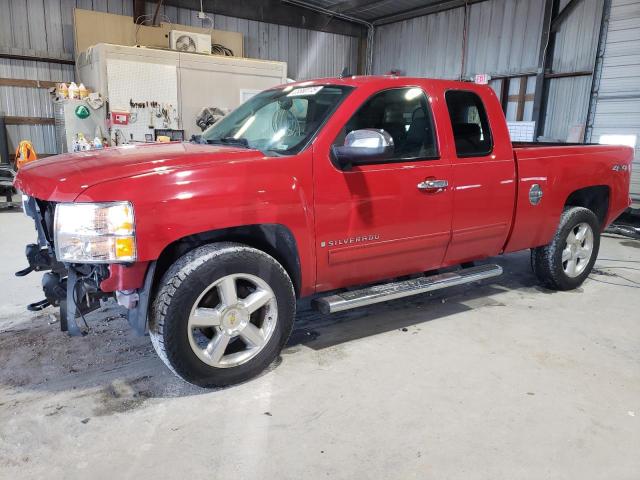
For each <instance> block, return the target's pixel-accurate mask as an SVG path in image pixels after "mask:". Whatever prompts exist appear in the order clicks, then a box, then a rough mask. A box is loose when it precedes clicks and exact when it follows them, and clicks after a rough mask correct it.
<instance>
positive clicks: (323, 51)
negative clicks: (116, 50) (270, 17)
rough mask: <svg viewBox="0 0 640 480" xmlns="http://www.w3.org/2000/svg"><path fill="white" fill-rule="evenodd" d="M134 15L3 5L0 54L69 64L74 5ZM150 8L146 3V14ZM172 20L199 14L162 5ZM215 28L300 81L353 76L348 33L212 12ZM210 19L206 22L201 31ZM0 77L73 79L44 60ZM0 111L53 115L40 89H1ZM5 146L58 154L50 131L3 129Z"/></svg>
mask: <svg viewBox="0 0 640 480" xmlns="http://www.w3.org/2000/svg"><path fill="white" fill-rule="evenodd" d="M74 7H78V8H84V9H89V10H91V9H93V10H98V11H103V12H110V13H117V14H121V15H132V14H133V11H132V2H131V0H0V51H1V52H5V53H13V54H17V55H31V56H41V57H55V58H63V59H73V58H74V54H75V52H74V51H73V44H74V40H73V8H74ZM154 8H155V4H151V3H149V4H147V10H148V12H149V13H151V12H153V9H154ZM161 13H162V14H163V15H165V16H166V17H167V18H168V19H169V20H170V21H171V22H174V23H181V24H185V25H197V26H201V25H202V22H203V21H202V20H200V19H198V18H197V11H196V10H188V9H183V8H175V7H163V8H162V12H161ZM212 17H213V19H214V28H216V29H221V30H231V31H237V32H242V33H243V35H244V43H245V52H244V53H245V56H248V57H253V58H261V59H266V60H281V61H285V62H287V63H288V71H289V76H290V77H292V78H296V79H304V78H310V77H318V76H333V75H336V74H338V73H340V72H341V71H342V69H343V68H345V67H349V68H350V69H351V71H354V72H355V71H356V68H357V57H358V39H357V38H355V37H349V36H345V35H337V34H331V33H323V32H316V31H310V30H304V29H300V28H293V27H286V26H280V25H273V24H268V23H263V22H254V21H249V20H243V19H238V18H232V17H225V16H222V15H212ZM208 25H209V22H207V21H205V26H208ZM0 77H4V78H21V79H31V80H51V81H56V82H59V81H66V82H69V81H71V80H74V79H75V78H74V67H73V66H71V65H57V64H50V63H45V62H32V61H23V60H7V59H0ZM0 111H2V112H3V113H4V115H10V116H30V117H52V116H53V112H52V108H51V104H50V102H49V99H48V94H47V92H46V90H44V89H35V88H23V87H5V86H0ZM7 130H8V137H9V143H10V144H9V148H10V150H11V149H15V147H16V145H17V142H19V141H20V140H22V139H30V140H31V141H33V143H34V146H35V148H36V150H37V151H38V152H40V153H56V152H55V141H54V132H53V126H42V125H36V126H16V125H10V126H8V127H7Z"/></svg>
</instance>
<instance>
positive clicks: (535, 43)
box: [464, 0, 544, 77]
mask: <svg viewBox="0 0 640 480" xmlns="http://www.w3.org/2000/svg"><path fill="white" fill-rule="evenodd" d="M543 12H544V0H492V1H488V2H481V3H476V4H473V5H471V7H470V8H469V21H468V22H469V23H468V32H469V33H468V40H467V52H466V60H465V65H466V68H465V71H464V76H465V77H472V76H473V75H475V74H476V73H489V74H491V75H513V74H520V73H535V71H536V69H537V66H538V50H539V49H540V46H539V45H540V34H541V31H542V16H543Z"/></svg>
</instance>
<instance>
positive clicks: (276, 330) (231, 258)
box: [149, 243, 295, 387]
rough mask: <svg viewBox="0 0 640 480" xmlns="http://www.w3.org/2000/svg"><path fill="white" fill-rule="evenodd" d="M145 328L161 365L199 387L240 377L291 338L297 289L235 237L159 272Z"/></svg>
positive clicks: (258, 367) (277, 268)
mask: <svg viewBox="0 0 640 480" xmlns="http://www.w3.org/2000/svg"><path fill="white" fill-rule="evenodd" d="M150 313H151V315H150V323H149V333H150V336H151V341H152V343H153V346H154V348H155V350H156V352H157V353H158V355H159V356H160V358H161V359H162V360H163V361H164V363H165V364H166V365H167V366H168V367H169V368H170V369H171V370H172V371H173V372H174V373H176V374H177V375H178V376H180V377H182V378H183V379H184V380H186V381H188V382H190V383H193V384H195V385H198V386H201V387H222V386H226V385H232V384H236V383H240V382H243V381H246V380H248V379H250V378H252V377H254V376H256V375H258V374H259V373H260V372H261V371H263V370H264V369H265V368H266V367H267V366H268V365H269V364H270V363H271V362H272V361H273V360H274V359H275V358H276V357H277V356H278V354H279V352H280V350H281V349H282V347H283V346H284V344H285V342H286V341H287V339H288V338H289V334H290V333H291V329H292V327H293V320H294V317H295V293H294V290H293V285H292V283H291V279H290V278H289V275H288V274H287V272H286V271H285V269H284V268H283V267H282V266H281V265H280V264H279V263H278V262H277V261H276V260H275V259H274V258H273V257H271V256H269V255H267V254H266V253H264V252H262V251H260V250H256V249H254V248H250V247H247V246H245V245H240V244H234V243H216V244H210V245H205V246H202V247H199V248H197V249H195V250H193V251H191V252H189V253H187V254H185V255H184V256H183V257H181V258H179V259H178V260H177V261H176V262H175V263H174V264H173V265H172V266H171V267H170V268H169V270H168V271H167V272H166V273H165V274H164V276H163V279H162V282H161V286H160V289H159V292H158V295H157V296H156V299H155V301H154V305H153V308H152V310H151V312H150Z"/></svg>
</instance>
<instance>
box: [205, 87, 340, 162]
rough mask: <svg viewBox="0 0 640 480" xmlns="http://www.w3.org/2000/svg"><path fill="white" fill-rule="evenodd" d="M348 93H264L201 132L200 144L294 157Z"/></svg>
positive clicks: (296, 89)
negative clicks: (248, 149) (232, 146)
mask: <svg viewBox="0 0 640 480" xmlns="http://www.w3.org/2000/svg"><path fill="white" fill-rule="evenodd" d="M351 90H352V88H351V87H344V86H335V85H312V86H287V87H285V88H280V89H276V90H266V91H264V92H261V93H259V94H257V95H256V96H254V97H252V98H251V99H249V100H247V101H246V102H245V103H243V104H242V105H240V106H239V107H238V108H236V109H235V110H234V111H233V112H231V113H230V114H229V115H227V116H226V117H224V118H223V119H222V120H220V121H219V122H218V123H216V124H215V125H212V126H211V127H209V128H208V129H207V130H205V131H204V132H203V133H202V140H203V141H206V142H207V143H211V144H220V145H234V146H237V145H240V146H245V147H247V148H253V149H256V150H261V151H262V152H264V153H266V154H269V153H270V154H273V155H294V154H296V153H298V152H300V151H301V150H302V149H303V148H304V147H305V146H306V145H307V144H308V143H309V141H310V140H311V139H312V138H313V136H314V135H315V134H316V132H317V131H318V129H319V128H320V127H321V126H322V125H323V124H324V122H325V121H326V120H327V118H328V117H329V115H331V113H332V112H333V111H334V110H335V108H336V107H337V106H338V105H339V104H340V102H341V101H342V100H343V99H344V98H345V97H346V96H347V95H348V94H349V92H350V91H351Z"/></svg>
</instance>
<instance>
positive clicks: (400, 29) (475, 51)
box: [373, 0, 544, 79]
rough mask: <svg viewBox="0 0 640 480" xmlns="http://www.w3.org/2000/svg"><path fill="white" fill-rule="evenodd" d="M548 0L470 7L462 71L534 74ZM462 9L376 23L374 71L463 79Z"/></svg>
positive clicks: (512, 0)
mask: <svg viewBox="0 0 640 480" xmlns="http://www.w3.org/2000/svg"><path fill="white" fill-rule="evenodd" d="M543 10H544V0H491V1H487V2H481V3H476V4H473V5H471V6H470V7H469V19H468V34H467V49H466V55H465V69H464V76H465V77H469V76H473V75H474V74H476V73H489V74H491V75H494V76H495V75H512V74H519V73H535V70H536V66H537V61H538V49H539V43H540V34H541V29H542V14H543ZM463 31H464V9H463V8H456V9H452V10H446V11H444V12H439V13H435V14H432V15H427V16H424V17H417V18H413V19H411V20H405V21H402V22H396V23H391V24H388V25H382V26H380V27H377V28H376V35H375V42H374V50H373V52H374V62H373V70H374V73H378V74H380V73H385V72H387V71H389V70H391V69H393V68H396V69H398V68H399V69H401V70H403V71H405V72H406V74H407V75H417V76H427V77H429V76H430V77H438V78H450V79H451V78H459V77H460V72H461V68H462V56H461V55H462V43H463V40H462V39H463Z"/></svg>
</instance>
